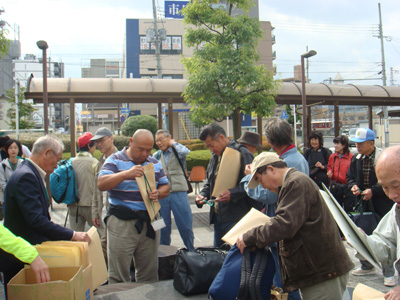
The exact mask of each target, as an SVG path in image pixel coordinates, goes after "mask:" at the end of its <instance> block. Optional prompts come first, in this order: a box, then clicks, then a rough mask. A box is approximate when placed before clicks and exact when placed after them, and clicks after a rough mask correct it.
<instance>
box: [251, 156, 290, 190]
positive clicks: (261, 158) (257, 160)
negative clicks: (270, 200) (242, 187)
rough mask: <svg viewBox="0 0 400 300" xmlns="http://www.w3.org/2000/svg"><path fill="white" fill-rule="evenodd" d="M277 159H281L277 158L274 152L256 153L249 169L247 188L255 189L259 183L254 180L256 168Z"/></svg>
mask: <svg viewBox="0 0 400 300" xmlns="http://www.w3.org/2000/svg"><path fill="white" fill-rule="evenodd" d="M277 161H283V160H282V159H280V158H279V156H278V155H277V154H276V153H274V152H262V153H261V154H259V155H257V157H256V158H255V159H254V160H253V162H252V164H251V166H250V170H251V177H250V181H249V184H248V186H247V187H248V188H249V189H255V188H256V187H257V186H258V185H259V183H258V182H257V181H256V178H255V174H256V171H257V169H258V168H260V167H262V166H266V165H270V164H272V163H274V162H277Z"/></svg>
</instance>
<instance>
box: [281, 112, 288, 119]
mask: <svg viewBox="0 0 400 300" xmlns="http://www.w3.org/2000/svg"><path fill="white" fill-rule="evenodd" d="M281 119H284V120H287V119H289V116H288V114H287V112H286V111H285V110H282V113H281Z"/></svg>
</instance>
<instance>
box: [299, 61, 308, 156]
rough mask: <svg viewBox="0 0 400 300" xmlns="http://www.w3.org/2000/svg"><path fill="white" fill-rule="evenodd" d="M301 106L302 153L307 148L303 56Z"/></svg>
mask: <svg viewBox="0 0 400 300" xmlns="http://www.w3.org/2000/svg"><path fill="white" fill-rule="evenodd" d="M301 105H302V108H303V124H302V125H303V126H302V127H303V152H305V151H306V149H307V148H308V145H307V137H308V132H307V100H306V79H305V72H304V56H303V55H302V56H301Z"/></svg>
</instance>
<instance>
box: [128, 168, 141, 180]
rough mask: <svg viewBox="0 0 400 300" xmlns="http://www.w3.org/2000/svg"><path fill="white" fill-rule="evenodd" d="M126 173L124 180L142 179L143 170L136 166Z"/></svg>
mask: <svg viewBox="0 0 400 300" xmlns="http://www.w3.org/2000/svg"><path fill="white" fill-rule="evenodd" d="M126 172H127V176H126V177H127V178H126V179H133V178H136V177H142V176H143V174H144V168H143V167H142V166H141V165H136V166H133V167H132V168H130V169H129V170H127V171H126Z"/></svg>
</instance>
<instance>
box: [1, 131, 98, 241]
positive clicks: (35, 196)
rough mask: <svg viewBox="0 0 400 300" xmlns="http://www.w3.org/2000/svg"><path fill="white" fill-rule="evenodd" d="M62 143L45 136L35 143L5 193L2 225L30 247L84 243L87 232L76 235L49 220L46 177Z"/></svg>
mask: <svg viewBox="0 0 400 300" xmlns="http://www.w3.org/2000/svg"><path fill="white" fill-rule="evenodd" d="M63 150H64V144H63V143H62V141H61V140H59V139H58V138H56V137H54V136H51V135H45V136H42V137H40V138H39V139H38V140H37V141H36V142H35V143H34V144H33V149H32V155H31V157H30V158H28V159H26V160H25V161H24V162H23V163H22V164H21V166H20V167H19V168H18V169H16V170H15V171H14V172H13V174H12V175H11V177H10V179H9V181H8V183H7V186H6V189H5V192H4V203H5V214H4V226H6V227H7V228H8V229H9V230H10V231H11V232H12V233H14V234H15V235H17V236H20V237H22V238H23V239H25V240H26V241H28V242H29V243H30V244H32V245H35V244H40V243H42V242H44V241H56V240H67V241H70V240H72V241H86V242H90V237H89V235H88V234H87V233H86V232H76V231H73V230H71V229H69V228H64V227H63V226H61V225H58V224H55V223H53V222H52V221H51V220H50V213H49V195H48V193H47V190H46V187H45V177H46V175H47V174H50V173H52V172H53V171H54V169H55V168H56V167H57V163H58V161H59V160H60V159H61V158H62V153H63Z"/></svg>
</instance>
